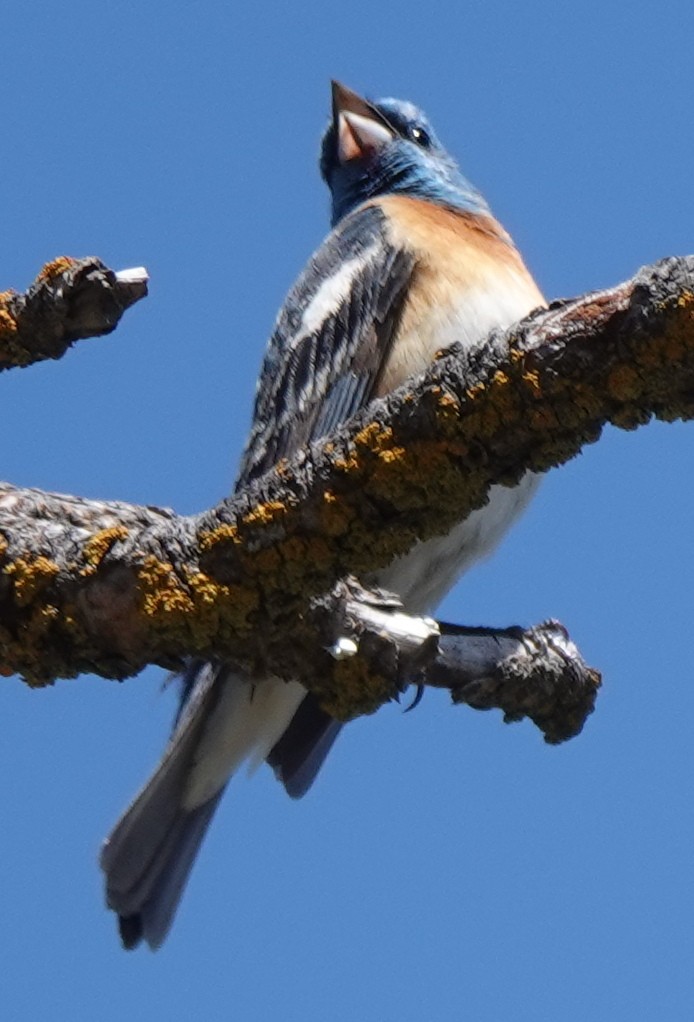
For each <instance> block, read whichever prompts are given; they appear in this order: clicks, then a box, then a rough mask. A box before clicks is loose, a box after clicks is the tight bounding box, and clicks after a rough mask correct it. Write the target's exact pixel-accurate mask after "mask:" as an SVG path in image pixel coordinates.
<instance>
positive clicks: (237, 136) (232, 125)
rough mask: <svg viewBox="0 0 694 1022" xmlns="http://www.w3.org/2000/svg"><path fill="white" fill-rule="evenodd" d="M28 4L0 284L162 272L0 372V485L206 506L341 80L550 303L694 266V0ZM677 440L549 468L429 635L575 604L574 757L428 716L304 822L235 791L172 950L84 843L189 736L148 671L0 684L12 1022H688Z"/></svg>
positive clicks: (688, 765) (18, 53) (13, 87)
mask: <svg viewBox="0 0 694 1022" xmlns="http://www.w3.org/2000/svg"><path fill="white" fill-rule="evenodd" d="M251 6H252V5H250V4H232V3H228V2H226V3H221V2H220V3H202V4H199V5H193V4H183V3H169V4H164V3H157V4H147V3H134V2H123V3H119V4H117V5H116V4H95V3H71V2H67V3H64V4H59V5H55V4H32V3H27V4H20V3H15V4H13V5H12V8H11V9H8V11H6V12H5V17H4V18H3V30H2V34H3V47H2V65H1V68H0V78H1V79H2V94H3V139H4V144H3V155H2V168H1V170H0V174H1V178H2V188H3V200H4V201H3V211H4V212H3V221H4V222H3V238H4V244H3V247H2V255H1V258H0V262H1V270H2V273H1V274H0V286H2V287H9V286H13V287H16V288H18V289H23V288H24V287H25V286H27V285H28V284H29V283H30V281H31V280H32V279H33V277H34V275H35V274H36V272H37V271H38V270H39V268H40V266H41V265H42V263H43V262H45V261H46V260H48V259H50V258H52V257H54V256H56V255H60V254H63V253H66V254H70V255H75V256H81V255H92V254H93V255H98V256H100V257H101V258H103V259H104V260H105V261H106V262H107V263H109V265H111V266H113V267H115V268H121V267H125V266H132V265H138V264H145V265H146V266H147V267H148V269H149V271H150V273H151V277H152V285H151V294H150V297H149V298H148V299H147V300H146V301H145V302H143V303H141V304H140V305H139V306H137V307H136V308H135V309H134V310H132V311H131V312H130V314H129V315H128V316H127V317H126V320H125V322H124V323H123V324H122V326H121V328H120V329H119V330H118V331H117V332H116V334H114V335H112V336H111V337H109V338H106V339H103V340H98V341H88V342H85V343H83V344H81V345H79V346H78V347H77V348H76V349H75V350H74V351H73V352H72V353H71V354H69V356H68V357H66V358H65V359H64V360H63V361H62V362H59V363H55V364H50V365H49V364H43V365H40V366H37V367H34V368H31V369H28V370H26V371H24V372H16V373H12V374H7V375H6V377H3V380H2V402H1V404H0V416H1V419H0V421H1V422H2V435H3V438H4V442H3V445H2V455H3V458H2V460H3V464H2V470H1V471H2V475H3V476H4V477H6V478H8V479H9V480H11V481H13V482H16V483H21V484H27V485H32V486H40V487H44V488H47V489H52V490H58V491H64V492H71V493H80V494H84V495H89V496H95V497H113V498H121V499H126V500H131V501H136V502H146V503H152V504H166V505H171V506H173V507H175V508H176V509H177V510H179V511H181V512H192V511H196V510H198V509H201V508H204V507H206V506H209V505H210V504H212V503H213V502H214V501H216V500H218V499H219V498H220V497H221V496H222V495H223V494H225V493H226V492H227V490H228V488H229V486H230V483H231V481H232V479H233V477H234V474H235V464H236V460H237V458H238V455H239V451H240V448H241V446H242V443H243V439H244V436H245V432H246V429H247V426H248V421H249V413H250V403H251V396H252V393H253V387H254V383H255V377H256V373H257V369H258V365H259V362H260V358H261V355H262V351H263V347H264V344H265V339H266V337H267V335H268V333H269V330H270V328H271V325H272V321H273V319H274V315H275V312H276V310H277V308H278V306H279V304H280V302H281V301H282V298H283V295H284V293H285V291H286V289H287V288H288V287H289V285H290V284H291V283H292V280H293V278H294V277H295V275H296V274H297V273H298V272H299V270H300V269H301V267H302V265H303V264H304V262H305V260H306V259H307V257H308V255H309V254H310V253H311V251H312V250H313V249H314V247H315V246H316V245H317V244H318V243H319V242H320V240H321V238H322V237H323V235H324V234H325V232H326V228H327V199H326V193H325V190H324V188H323V185H322V184H321V182H320V181H319V178H318V174H317V170H316V154H317V146H318V139H319V136H320V133H321V131H322V129H323V126H324V124H325V121H326V117H327V112H328V105H329V93H328V80H329V78H330V77H331V76H336V77H339V78H341V79H343V80H344V81H345V82H346V83H347V84H349V85H350V86H352V87H353V88H355V89H358V90H361V91H364V92H367V93H369V94H372V95H376V96H378V95H384V94H385V95H397V96H403V97H407V98H410V99H412V100H414V101H416V102H418V103H419V104H421V105H422V106H423V107H424V109H425V110H427V112H428V113H429V114H430V116H431V117H432V119H433V121H434V123H435V124H436V126H437V128H438V129H439V132H440V134H441V136H442V138H443V139H444V140H445V141H446V142H447V144H448V146H449V147H450V149H451V150H452V152H453V153H454V154H455V155H456V156H457V157H458V158H459V160H460V162H461V164H462V166H463V169H464V170H465V172H466V173H467V174H468V176H469V177H470V178H471V179H472V180H473V181H474V182H475V183H476V184H478V185H479V187H480V188H481V189H482V190H483V191H484V193H485V194H486V196H487V197H488V199H489V200H490V202H491V204H492V206H493V208H494V210H495V212H496V213H497V215H498V216H499V217H500V219H501V220H502V221H503V223H504V224H505V225H506V227H507V228H508V229H509V230H510V231H511V232H512V234H513V235H514V237H515V238H516V240H517V242H518V245H519V247H520V248H521V249H522V250H523V252H524V253H525V256H526V258H527V261H528V263H529V265H530V266H531V268H532V269H533V271H534V273H535V274H536V276H537V278H538V280H539V282H540V284H541V286H542V287H543V289H544V290H545V292H546V293H547V295H548V296H551V297H557V296H568V295H573V294H578V293H580V292H583V291H585V290H587V289H590V288H600V287H603V286H608V285H611V284H614V283H616V282H618V281H619V280H621V279H623V278H625V277H628V276H630V275H631V274H632V273H633V272H634V271H635V270H636V269H637V268H638V267H639V266H640V265H642V264H644V263H648V262H651V261H654V260H656V259H658V258H660V257H661V256H666V255H671V254H684V253H686V252H691V251H692V250H693V249H694V238H693V236H692V224H693V216H692V213H693V205H694V204H693V199H692V166H694V143H693V142H692V95H693V94H694V82H693V77H694V75H693V71H692V66H693V65H692V44H693V42H694V7H693V6H692V4H691V2H690V0H681V2H679V3H677V2H672V3H667V2H665V3H664V4H661V5H654V4H650V3H641V2H633V3H625V2H621V3H620V2H617V3H614V4H611V5H610V4H604V3H597V2H595V3H592V2H590V3H589V2H585V3H583V2H578V3H576V4H558V3H554V2H550V0H545V2H542V0H530V2H528V3H523V4H517V3H511V2H508V3H502V2H500V0H485V2H480V0H478V2H473V0H468V2H463V3H460V4H458V3H453V2H448V3H445V4H440V3H436V2H430V3H424V4H414V3H402V4H399V5H397V4H387V5H386V4H382V5H377V4H373V3H360V2H355V3H351V4H343V3H339V4H337V3H331V2H326V0H322V2H320V3H319V2H314V3H301V2H298V3H296V4H288V3H287V4H281V5H280V4H257V5H255V8H256V10H255V11H254V12H251V10H250V9H251ZM693 447H694V424H692V425H681V424H675V425H658V424H656V425H653V426H650V427H648V428H646V429H641V430H639V431H638V432H636V433H632V434H626V433H618V432H616V431H613V430H608V431H607V432H606V433H605V435H604V436H603V438H602V439H601V441H600V442H599V443H598V444H596V445H595V446H593V447H591V448H589V449H588V450H586V451H585V452H584V453H583V455H582V456H581V457H579V458H577V459H576V460H575V461H573V462H572V463H571V464H569V465H567V466H566V467H564V468H563V469H561V470H560V471H556V472H554V473H552V474H551V475H550V476H549V477H548V478H547V479H546V481H545V484H544V486H543V488H542V491H541V494H540V496H539V497H538V499H537V500H536V502H535V504H534V505H533V507H532V508H531V510H530V511H529V513H528V514H527V516H526V517H525V518H524V520H523V521H522V523H521V524H520V525H519V526H518V527H517V528H516V529H515V530H514V532H513V533H512V535H511V536H510V537H509V539H508V540H507V541H506V543H505V544H504V546H503V547H502V548H501V549H500V550H499V552H498V554H497V555H496V557H495V558H494V559H493V560H492V561H491V562H489V563H488V564H485V565H484V566H482V567H480V568H478V569H477V570H475V571H474V572H473V573H472V574H470V575H469V576H468V577H467V578H466V579H464V580H463V581H462V582H461V584H460V585H459V586H458V587H457V588H456V590H455V591H454V592H453V593H452V594H451V596H450V597H449V599H448V600H447V601H446V604H445V607H444V613H445V616H447V617H448V618H449V619H454V620H459V621H463V622H467V623H486V624H492V623H495V624H509V623H514V622H522V623H531V622H537V621H539V620H541V619H543V618H545V617H548V616H555V617H558V618H560V619H561V620H562V621H563V622H565V624H566V625H567V626H568V627H569V628H570V630H571V632H572V634H573V636H574V637H575V639H576V640H577V641H578V642H579V643H580V645H581V647H582V649H583V651H584V653H585V655H586V657H587V658H588V659H589V660H590V662H592V663H593V664H595V665H596V666H598V667H599V668H600V669H601V670H602V671H603V672H604V690H603V692H602V695H601V697H600V699H599V703H598V709H597V712H596V713H595V715H594V716H593V717H592V718H591V720H590V721H589V723H588V726H587V727H586V729H585V732H584V733H583V734H582V735H581V736H580V737H579V738H577V739H576V740H574V741H573V742H571V743H569V744H567V745H566V746H562V747H559V748H550V747H547V746H546V745H544V744H543V742H542V739H541V736H540V735H539V733H538V732H537V731H536V730H535V729H534V728H533V727H532V726H531V725H528V724H527V723H524V724H520V725H513V726H505V725H504V724H503V723H502V722H501V720H500V718H499V715H498V714H496V713H492V714H479V713H474V712H472V711H470V710H466V709H453V708H451V707H450V706H449V705H448V702H447V699H446V698H445V695H444V694H429V695H427V697H426V698H425V699H424V701H423V703H422V705H421V707H420V708H419V709H418V710H417V711H416V712H414V713H411V714H408V715H403V714H402V712H401V711H400V710H399V709H398V708H396V707H393V708H386V709H385V710H383V711H382V712H381V713H379V714H378V715H377V716H376V717H374V718H370V719H368V720H363V721H360V722H359V723H357V724H354V725H352V726H350V727H349V728H348V729H347V731H346V733H345V734H344V736H343V738H342V739H341V741H340V742H339V744H338V746H337V747H336V749H335V750H334V754H333V755H332V756H331V758H330V761H329V763H328V764H327V766H326V768H325V770H324V772H323V774H322V775H321V777H320V780H319V782H318V783H317V784H316V786H315V789H314V790H313V791H312V792H311V794H310V795H309V796H308V797H307V798H306V799H305V800H304V801H303V802H300V803H292V802H290V801H289V800H288V799H287V798H286V797H285V796H284V795H283V793H282V791H281V789H280V788H279V786H278V785H277V784H276V783H275V782H274V780H273V778H272V777H271V775H270V772H269V771H267V770H265V771H261V772H260V773H259V774H258V775H256V777H255V778H254V779H253V780H252V781H251V782H247V781H246V780H245V778H239V779H238V780H237V781H236V782H235V783H234V784H233V786H232V789H231V790H230V792H229V795H228V798H227V800H226V802H225V804H224V805H223V808H222V810H221V812H220V813H219V817H218V819H217V820H216V821H215V826H214V827H213V829H212V832H211V834H210V837H209V840H208V842H207V844H206V846H205V848H204V852H203V855H202V856H201V859H200V861H199V863H198V867H197V869H196V871H195V874H194V877H193V880H192V883H191V884H190V886H189V889H188V894H187V897H186V899H185V902H184V905H183V907H182V910H181V912H180V914H179V917H178V920H177V922H176V926H175V929H174V931H173V933H172V935H171V938H170V940H169V942H168V943H167V944H166V946H165V947H164V949H163V950H162V951H160V952H159V953H158V954H156V955H152V954H150V953H149V952H148V951H146V950H144V951H141V952H139V953H136V954H131V955H128V954H126V953H125V952H123V951H121V950H120V947H119V945H118V941H117V939H116V933H115V924H114V919H113V918H112V917H111V916H110V915H109V914H107V912H106V911H105V909H104V907H103V897H102V889H101V879H100V876H99V872H98V869H97V854H98V849H99V845H100V842H101V840H102V838H103V836H104V835H105V833H106V832H107V830H108V828H109V827H110V825H111V823H112V822H113V820H114V818H115V817H116V815H117V814H118V813H119V811H120V810H121V809H122V807H123V806H124V804H125V803H126V801H127V800H128V799H129V798H130V796H131V795H132V794H133V793H134V791H135V789H136V788H137V786H138V785H139V784H140V783H141V782H142V781H143V780H144V778H145V776H146V774H147V773H148V771H149V770H150V768H151V767H152V766H153V764H154V762H155V760H156V759H157V757H158V755H159V751H160V749H161V747H162V745H163V742H164V739H165V735H166V733H167V730H168V726H169V721H170V717H171V714H172V711H173V696H172V694H171V693H170V692H166V693H163V694H162V693H161V682H162V676H163V675H162V672H161V671H159V670H155V669H151V670H148V671H146V672H145V673H144V675H143V676H142V677H140V678H139V679H136V680H132V681H130V682H128V683H126V684H123V685H117V684H115V683H111V682H107V681H103V680H99V679H94V678H84V679H80V680H79V681H66V682H63V683H61V684H58V685H56V686H55V687H54V688H53V689H51V690H46V691H39V692H30V691H29V690H27V689H26V688H24V687H23V686H22V685H20V684H19V683H18V682H17V681H15V680H5V681H3V683H2V685H1V686H0V713H1V714H2V721H3V739H2V743H1V745H0V785H1V788H0V804H1V805H2V812H3V815H2V820H3V825H2V838H1V840H0V859H1V862H2V870H1V871H0V948H1V949H2V963H3V964H2V977H1V978H0V1016H1V1017H2V1018H3V1019H6V1020H8V1022H9V1020H22V1022H24V1020H32V1022H37V1020H38V1022H41V1020H55V1019H74V1020H83V1019H85V1020H86V1019H89V1020H94V1019H97V1020H99V1022H110V1020H112V1019H113V1020H116V1019H118V1020H121V1019H124V1018H127V1019H131V1020H133V1022H139V1020H148V1019H167V1020H170V1022H178V1020H184V1019H185V1020H189V1019H209V1020H217V1019H219V1020H222V1019H243V1020H248V1022H263V1020H266V1019H267V1020H270V1019H272V1020H276V1019H282V1020H295V1019H296V1020H299V1019H301V1020H302V1022H313V1020H331V1022H333V1020H334V1022H342V1020H350V1022H353V1020H359V1022H362V1020H363V1022H372V1020H374V1022H377V1020H378V1022H381V1020H383V1022H391V1020H399V1022H421V1020H437V1022H438V1020H458V1019H461V1020H463V1019H465V1020H467V1019H470V1020H474V1022H498V1020H502V1022H504V1020H509V1022H525V1020H529V1022H530V1020H532V1022H537V1020H544V1019H547V1020H561V1022H563V1020H567V1022H569V1020H570V1022H573V1020H585V1019H589V1018H590V1019H593V1020H610V1022H617V1020H622V1019H629V1020H634V1019H653V1018H659V1019H667V1020H680V1019H681V1020H691V1019H692V1018H694V882H693V877H694V743H693V742H692V730H693V723H692V722H693V721H694V666H693V663H692V642H691V633H692V602H693V601H692V590H693V583H694V540H693V535H692V520H693V519H694V486H693V485H692V481H691V478H690V477H691V468H692V450H693Z"/></svg>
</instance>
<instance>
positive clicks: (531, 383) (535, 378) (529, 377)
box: [521, 370, 542, 397]
mask: <svg viewBox="0 0 694 1022" xmlns="http://www.w3.org/2000/svg"><path fill="white" fill-rule="evenodd" d="M521 379H522V380H523V382H524V383H526V384H527V385H528V387H529V388H530V390H532V391H533V395H534V396H535V397H539V395H540V394H541V393H542V388H541V386H540V374H539V373H538V372H535V371H534V370H532V371H530V370H529V371H527V372H524V373H523V374H522V376H521Z"/></svg>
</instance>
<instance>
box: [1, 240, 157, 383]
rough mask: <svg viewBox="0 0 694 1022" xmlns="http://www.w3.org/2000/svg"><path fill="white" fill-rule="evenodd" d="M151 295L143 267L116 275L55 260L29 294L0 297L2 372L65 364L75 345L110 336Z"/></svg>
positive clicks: (91, 264) (88, 262)
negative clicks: (56, 362) (51, 362)
mask: <svg viewBox="0 0 694 1022" xmlns="http://www.w3.org/2000/svg"><path fill="white" fill-rule="evenodd" d="M146 294H147V271H146V270H145V269H143V268H142V267H141V266H138V267H136V268H134V269H131V270H121V272H120V273H114V272H113V270H109V269H108V267H107V266H104V264H103V263H102V262H100V261H99V260H98V259H70V258H68V257H66V256H62V257H61V258H60V259H54V260H53V262H52V263H47V264H46V265H45V266H44V268H43V269H42V270H41V272H40V273H39V275H38V277H37V278H36V280H35V281H34V283H33V284H32V285H31V287H30V288H29V290H28V291H27V292H26V294H23V295H20V294H17V293H16V292H15V291H4V292H3V293H2V294H0V371H2V370H3V369H11V368H14V367H16V366H28V365H30V364H31V363H32V362H40V361H42V360H43V359H47V358H61V357H62V356H63V355H64V354H65V352H66V351H67V349H68V348H69V347H70V346H71V345H72V344H73V343H74V342H75V341H78V340H81V339H82V338H84V337H97V336H98V335H100V334H108V333H111V331H112V330H115V328H116V326H117V325H118V321H119V320H120V318H121V316H122V315H123V313H124V312H125V310H126V309H127V308H129V307H130V306H131V305H133V304H134V303H135V302H137V301H139V300H140V298H144V296H145V295H146Z"/></svg>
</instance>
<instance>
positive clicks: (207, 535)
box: [198, 525, 242, 552]
mask: <svg viewBox="0 0 694 1022" xmlns="http://www.w3.org/2000/svg"><path fill="white" fill-rule="evenodd" d="M241 542H242V540H241V537H240V536H239V530H238V526H236V525H218V526H217V527H216V528H214V529H211V530H210V531H209V532H201V533H200V534H199V536H198V543H199V545H200V549H201V550H202V551H205V552H207V551H209V550H213V549H214V547H216V546H217V544H219V543H234V544H235V545H238V544H240V543H241Z"/></svg>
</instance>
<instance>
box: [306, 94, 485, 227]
mask: <svg viewBox="0 0 694 1022" xmlns="http://www.w3.org/2000/svg"><path fill="white" fill-rule="evenodd" d="M320 169H321V174H322V176H323V179H324V180H325V182H326V184H327V185H328V187H329V188H330V192H331V196H332V223H333V225H334V224H336V223H337V221H338V220H340V219H341V218H342V217H343V216H345V215H346V214H347V213H349V212H350V211H351V210H352V209H354V208H355V206H358V205H359V204H360V203H361V202H364V201H366V200H367V199H371V198H374V197H375V196H377V195H394V194H400V195H410V196H413V197H415V198H420V199H427V200H428V201H429V202H435V203H438V204H439V205H442V206H448V207H451V208H453V209H458V210H462V211H464V212H469V213H489V207H488V206H487V203H486V202H485V201H484V199H483V198H482V196H481V195H480V193H479V192H478V191H477V190H476V189H475V188H473V186H472V185H471V184H470V182H469V181H467V180H466V179H465V178H464V177H463V175H462V174H461V173H460V171H459V170H458V167H457V165H456V163H455V162H454V160H453V159H452V158H451V157H450V156H449V155H448V153H447V152H446V150H445V149H444V148H443V146H442V145H441V143H440V142H439V140H438V138H437V137H436V135H435V133H434V130H433V128H432V127H431V125H430V124H429V121H428V120H427V118H426V116H425V115H424V114H423V113H422V111H421V110H418V109H417V107H416V106H414V105H413V104H412V103H407V102H405V101H404V100H399V99H381V100H378V102H375V103H371V102H368V101H367V100H365V99H362V97H361V96H358V95H357V94H356V93H354V92H351V91H350V90H349V89H347V88H345V86H344V85H340V84H339V82H333V118H332V122H331V124H330V125H329V127H328V129H327V131H326V132H325V135H324V136H323V142H322V146H321V158H320Z"/></svg>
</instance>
